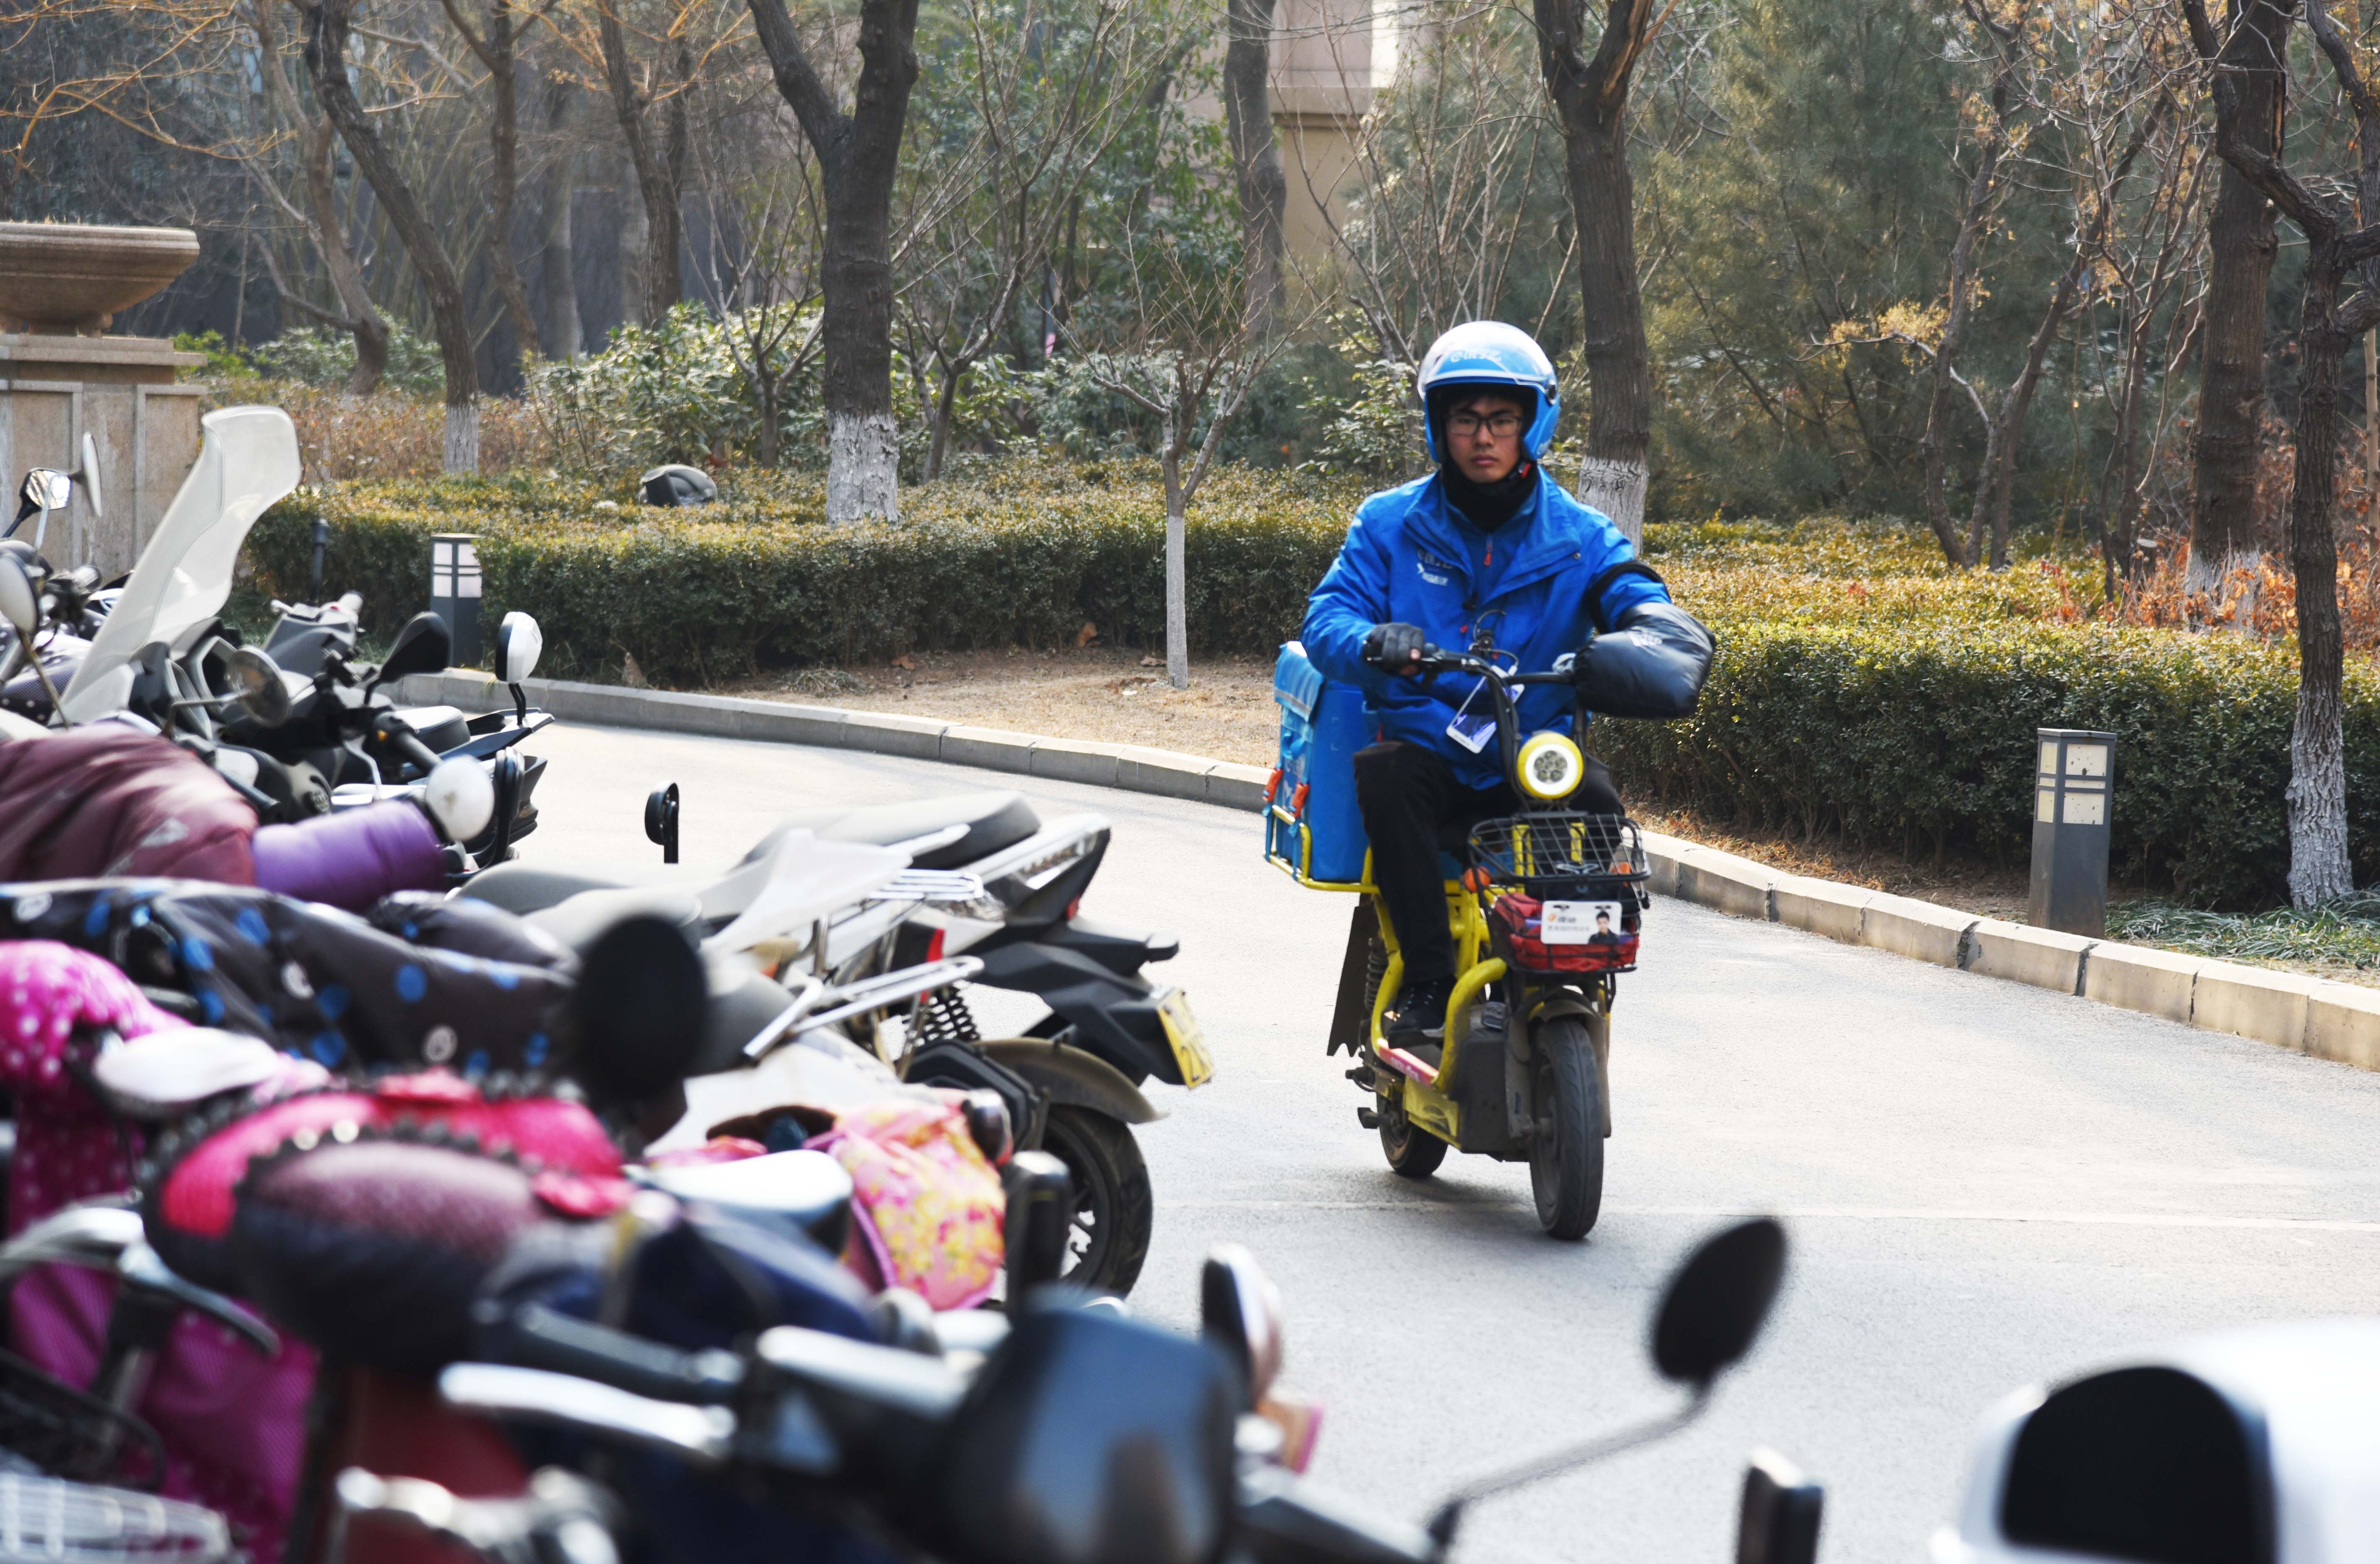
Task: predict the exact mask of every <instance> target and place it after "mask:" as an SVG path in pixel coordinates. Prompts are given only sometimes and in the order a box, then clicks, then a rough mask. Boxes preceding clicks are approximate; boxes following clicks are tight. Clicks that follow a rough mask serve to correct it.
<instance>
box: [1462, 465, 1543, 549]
mask: <svg viewBox="0 0 2380 1564" xmlns="http://www.w3.org/2000/svg"><path fill="white" fill-rule="evenodd" d="M1438 474H1439V481H1440V482H1441V483H1443V484H1445V486H1446V499H1447V503H1449V504H1451V505H1452V506H1453V507H1454V512H1455V514H1456V515H1459V516H1461V517H1462V518H1463V520H1464V521H1466V522H1469V523H1470V524H1471V525H1472V527H1475V529H1477V530H1479V531H1481V532H1496V531H1500V530H1501V529H1502V528H1503V526H1504V524H1505V523H1506V522H1508V521H1510V520H1512V517H1513V516H1514V515H1516V514H1518V512H1519V511H1520V508H1521V507H1522V506H1523V505H1525V504H1527V503H1529V496H1530V495H1532V494H1534V493H1536V491H1537V464H1536V463H1535V462H1529V461H1524V462H1522V463H1520V464H1519V465H1518V466H1516V467H1513V468H1512V471H1511V472H1508V473H1506V474H1505V475H1504V476H1503V477H1501V478H1500V479H1497V480H1496V481H1495V482H1493V483H1474V482H1472V481H1471V479H1468V478H1466V477H1464V476H1463V469H1462V468H1461V467H1457V466H1455V465H1454V464H1453V463H1452V462H1441V463H1439V468H1438Z"/></svg>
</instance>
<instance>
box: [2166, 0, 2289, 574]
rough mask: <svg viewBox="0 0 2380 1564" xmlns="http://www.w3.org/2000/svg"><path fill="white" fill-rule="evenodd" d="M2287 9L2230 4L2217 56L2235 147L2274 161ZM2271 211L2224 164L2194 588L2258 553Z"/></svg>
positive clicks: (2214, 236)
mask: <svg viewBox="0 0 2380 1564" xmlns="http://www.w3.org/2000/svg"><path fill="white" fill-rule="evenodd" d="M2294 8H2295V7H2294V6H2293V5H2290V6H2288V7H2287V8H2285V6H2284V4H2283V3H2282V0H2232V4H2231V6H2230V13H2231V17H2232V19H2233V30H2232V35H2231V40H2230V42H2229V43H2228V45H2227V46H2226V47H2225V49H2224V50H2223V54H2222V58H2221V62H2220V64H2221V68H2222V69H2223V71H2224V73H2225V74H2226V76H2228V78H2229V79H2230V80H2232V81H2233V82H2235V83H2236V84H2237V87H2238V91H2239V94H2240V97H2239V115H2238V129H2237V134H2238V136H2239V139H2240V143H2241V145H2243V146H2245V147H2247V148H2249V149H2252V150H2253V151H2255V152H2262V153H2265V155H2267V156H2271V157H2278V156H2279V155H2280V151H2281V115H2282V108H2283V103H2282V98H2283V86H2284V75H2283V67H2284V58H2283V50H2284V49H2285V48H2286V46H2287V43H2288V39H2289V21H2290V16H2291V12H2292V11H2293V10H2294ZM2242 12H2245V13H2246V15H2245V19H2244V20H2241V19H2240V13H2242ZM2274 217H2275V212H2274V208H2273V204H2272V202H2271V201H2269V200H2266V199H2265V195H2264V192H2262V191H2261V190H2259V189H2257V188H2256V187H2255V186H2254V185H2253V183H2251V182H2250V181H2249V179H2248V178H2247V176H2245V175H2243V174H2241V173H2240V170H2239V169H2237V168H2235V167H2233V166H2231V165H2230V164H2228V163H2227V164H2224V166H2223V168H2222V169H2221V170H2220V172H2219V174H2218V176H2217V181H2216V196H2215V212H2214V215H2213V217H2212V218H2211V219H2210V220H2209V223H2208V224H2207V276H2206V305H2205V324H2204V328H2203V332H2204V346H2202V347H2201V349H2200V352H2201V359H2200V364H2201V370H2200V376H2201V378H2200V382H2199V393H2198V430H2197V433H2196V434H2195V436H2193V438H2192V442H2191V458H2192V477H2193V479H2194V480H2195V494H2194V496H2193V498H2192V504H2191V516H2190V570H2189V573H2188V579H2187V586H2188V588H2190V589H2191V590H2192V591H2204V590H2206V589H2207V588H2210V587H2213V586H2214V585H2216V583H2218V582H2220V581H2221V580H2223V578H2224V577H2225V576H2227V575H2228V573H2229V572H2230V571H2231V570H2232V569H2233V568H2234V567H2235V566H2239V565H2243V564H2245V565H2253V564H2254V563H2255V559H2256V556H2257V555H2258V553H2259V552H2260V551H2259V549H2258V548H2257V544H2256V456H2257V448H2258V444H2259V439H2260V436H2259V430H2260V428H2261V426H2262V424H2263V421H2264V415H2265V297H2266V293H2267V289H2268V285H2269V284H2270V283H2271V281H2272V274H2273V258H2274V256H2275V255H2276V254H2277V253H2278V251H2279V244H2278V241H2277V238H2276V236H2275V234H2274Z"/></svg>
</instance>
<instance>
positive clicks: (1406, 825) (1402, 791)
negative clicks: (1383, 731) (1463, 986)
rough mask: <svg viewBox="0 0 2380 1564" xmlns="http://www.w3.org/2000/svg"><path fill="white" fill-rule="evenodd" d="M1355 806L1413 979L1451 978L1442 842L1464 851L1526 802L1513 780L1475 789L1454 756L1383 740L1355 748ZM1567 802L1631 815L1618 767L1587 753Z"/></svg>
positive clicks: (1451, 941)
mask: <svg viewBox="0 0 2380 1564" xmlns="http://www.w3.org/2000/svg"><path fill="white" fill-rule="evenodd" d="M1355 807H1356V809H1357V811H1358V812H1359V813H1361V814H1362V815H1363V817H1364V830H1365V833H1366V835H1368V836H1369V837H1370V838H1371V839H1372V883H1373V884H1375V885H1377V886H1378V887H1379V888H1380V901H1381V903H1382V904H1383V906H1384V907H1385V908H1386V909H1387V911H1388V915H1389V927H1391V928H1392V929H1394V930H1395V931H1396V936H1397V948H1398V950H1399V951H1400V952H1402V953H1403V956H1404V981H1405V982H1407V983H1416V982H1420V983H1428V982H1440V983H1442V982H1445V981H1447V980H1449V979H1451V977H1452V976H1454V937H1453V936H1452V935H1451V934H1450V933H1449V932H1448V931H1447V927H1446V881H1445V878H1444V877H1443V876H1442V875H1440V874H1439V865H1438V855H1439V847H1440V845H1441V844H1442V845H1443V846H1444V847H1445V848H1446V849H1447V850H1448V851H1450V852H1452V853H1455V854H1456V855H1461V853H1462V851H1463V843H1464V842H1465V840H1466V839H1467V838H1468V836H1469V834H1470V831H1471V828H1472V827H1473V826H1475V825H1477V824H1478V823H1479V822H1480V821H1481V820H1492V819H1494V818H1497V817H1499V816H1501V815H1510V814H1512V813H1514V812H1515V811H1517V810H1518V809H1519V808H1520V807H1521V799H1520V795H1519V794H1516V793H1514V792H1513V791H1512V784H1511V783H1510V782H1498V783H1497V784H1496V785H1495V786H1493V787H1486V788H1478V787H1473V786H1471V785H1470V784H1469V783H1468V782H1463V781H1462V780H1460V779H1459V778H1457V777H1456V776H1455V774H1454V768H1453V767H1451V766H1450V765H1449V764H1447V760H1446V757H1444V756H1442V755H1440V754H1439V753H1438V752H1437V751H1436V750H1434V749H1424V748H1423V747H1421V746H1419V745H1415V744H1376V745H1374V746H1372V747H1370V748H1369V749H1359V750H1357V751H1355ZM1565 807H1568V808H1573V809H1579V810H1584V811H1585V812H1587V813H1589V814H1597V815H1601V814H1611V815H1618V814H1622V813H1625V810H1624V808H1623V806H1621V802H1620V793H1619V790H1618V789H1616V788H1614V787H1613V786H1612V785H1611V773H1610V771H1609V770H1607V769H1605V767H1604V764H1603V762H1602V761H1600V760H1597V759H1596V758H1594V757H1593V756H1588V757H1587V758H1586V770H1585V773H1584V774H1583V775H1582V776H1581V777H1580V779H1579V783H1578V791H1577V792H1576V793H1574V794H1572V795H1571V797H1570V798H1569V799H1568V800H1567V801H1566V804H1565Z"/></svg>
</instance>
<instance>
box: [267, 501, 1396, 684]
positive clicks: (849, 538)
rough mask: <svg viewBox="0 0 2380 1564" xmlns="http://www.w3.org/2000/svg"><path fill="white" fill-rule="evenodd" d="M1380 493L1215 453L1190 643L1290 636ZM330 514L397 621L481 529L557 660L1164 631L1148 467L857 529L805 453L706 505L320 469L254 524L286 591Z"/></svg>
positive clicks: (655, 672)
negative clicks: (438, 555)
mask: <svg viewBox="0 0 2380 1564" xmlns="http://www.w3.org/2000/svg"><path fill="white" fill-rule="evenodd" d="M1357 497H1358V496H1357V494H1356V493H1355V492H1354V491H1348V490H1342V489H1334V488H1332V487H1330V486H1328V485H1324V484H1321V483H1318V482H1314V481H1310V480H1301V481H1296V482H1290V483H1284V482H1281V481H1279V480H1277V479H1267V478H1266V477H1264V476H1262V475H1258V474H1254V473H1250V472H1247V471H1245V470H1242V469H1221V470H1219V471H1218V472H1216V473H1215V474H1214V475H1213V476H1212V477H1211V478H1210V479H1208V483H1207V485H1206V487H1205V488H1203V489H1202V490H1201V491H1200V494H1199V499H1198V503H1197V505H1196V507H1195V509H1194V511H1193V514H1192V516H1191V525H1190V558H1189V581H1190V600H1189V614H1190V624H1189V628H1190V639H1191V644H1192V645H1193V646H1194V647H1196V648H1197V649H1200V650H1253V651H1269V650H1270V649H1272V648H1273V647H1274V646H1276V645H1277V644H1279V642H1280V641H1281V640H1282V639H1283V638H1284V637H1289V636H1293V635H1294V634H1295V633H1296V629H1297V624H1298V622H1299V620H1300V619H1301V618H1302V617H1303V616H1304V613H1305V596H1306V593H1307V591H1308V590H1309V589H1310V588H1312V586H1313V584H1314V583H1315V582H1316V581H1318V580H1319V579H1320V578H1321V576H1322V573H1323V571H1324V570H1325V569H1327V568H1328V567H1329V564H1330V559H1331V556H1332V555H1333V554H1334V553H1335V552H1337V550H1338V547H1339V544H1340V541H1341V540H1342V538H1343V537H1344V535H1345V530H1346V518H1347V515H1348V514H1349V512H1350V510H1351V509H1352V507H1353V504H1354V501H1355V499H1356V498H1357ZM606 500H609V501H611V502H612V503H613V504H615V505H616V506H617V507H618V508H617V509H613V510H609V511H606V510H603V509H600V508H598V507H599V506H600V505H601V503H603V502H604V501H606ZM317 515H322V516H324V517H326V518H327V519H329V520H330V521H331V523H332V529H331V544H330V547H329V549H328V551H327V552H326V555H325V564H324V571H325V576H324V579H325V585H326V587H327V588H329V589H331V590H334V591H339V590H349V589H352V590H356V591H359V592H361V593H362V594H363V596H364V602H365V617H366V624H367V625H368V627H370V628H371V629H373V630H375V631H376V632H378V631H385V630H386V629H388V628H390V627H392V626H393V625H395V624H397V623H400V622H402V621H403V620H404V618H405V617H406V616H407V614H409V613H412V612H415V611H416V610H417V609H418V608H419V606H420V605H421V604H422V603H423V602H424V601H425V600H426V597H427V589H428V585H427V584H428V575H429V567H428V560H429V542H428V540H429V536H430V534H431V533H432V532H449V531H452V532H473V533H477V534H479V536H480V551H479V552H480V565H481V569H482V571H483V572H484V580H485V589H486V593H487V601H486V604H485V606H484V608H483V610H482V612H485V613H487V614H489V615H491V616H493V615H497V614H501V613H502V612H504V611H506V610H508V609H514V608H522V609H527V610H528V611H529V612H533V613H535V614H536V615H537V616H538V620H539V623H540V626H541V627H542V628H543V630H544V632H545V639H546V647H547V663H546V666H547V667H548V668H549V669H550V670H551V671H552V672H553V673H558V674H567V673H603V672H607V671H613V670H617V669H618V668H619V667H620V664H621V658H622V656H623V655H624V654H625V655H627V656H633V657H634V658H635V659H636V661H637V665H638V666H639V667H640V668H642V669H644V670H645V671H646V672H647V673H650V674H651V675H652V676H653V677H654V678H656V679H661V680H663V681H666V682H672V683H705V682H710V681H716V680H720V679H727V678H735V677H739V676H741V675H744V674H747V673H751V672H752V671H754V670H755V669H757V668H760V667H764V666H774V667H784V666H797V665H801V664H806V663H820V662H844V661H855V660H858V659H863V658H868V657H876V656H889V655H892V654H894V653H897V652H900V651H903V650H905V649H911V648H917V647H922V648H927V649H945V648H953V649H955V648H971V647H989V646H1017V645H1021V646H1026V647H1047V646H1055V645H1059V644H1062V643H1067V642H1071V641H1073V640H1074V639H1075V637H1076V635H1077V634H1078V633H1079V631H1080V630H1081V628H1082V626H1083V625H1084V624H1092V625H1094V626H1096V627H1097V629H1098V631H1099V634H1100V635H1101V636H1103V637H1106V638H1107V639H1108V640H1109V641H1111V642H1115V643H1122V644H1124V645H1158V644H1161V642H1162V639H1163V635H1164V500H1163V494H1162V491H1161V490H1160V485H1159V484H1158V482H1157V480H1156V478H1155V475H1154V474H1153V473H1152V472H1150V471H1148V470H1147V469H1146V468H1145V467H1109V466H1087V467H1078V468H1064V467H1054V466H1050V465H1044V464H1023V463H1009V464H1002V466H1000V467H995V468H992V469H990V471H988V472H986V473H984V474H982V475H980V476H977V477H973V478H970V479H953V480H952V481H948V482H943V483H937V484H931V485H927V486H924V487H921V488H918V489H916V490H912V491H910V492H909V493H908V494H907V495H906V496H905V498H904V503H903V519H902V521H901V522H900V523H898V524H897V525H892V526H887V525H882V524H871V525H868V526H862V527H840V528H837V527H827V526H825V525H824V524H823V523H824V504H823V496H822V494H821V493H820V484H819V480H818V479H816V477H815V476H804V475H793V474H754V473H749V472H742V473H736V474H734V475H731V479H730V481H729V483H728V485H727V486H726V490H725V494H724V503H722V504H719V505H715V506H710V507H706V508H704V509H702V510H699V511H689V512H660V511H652V510H643V509H639V508H638V507H637V506H636V505H635V503H633V499H632V497H631V495H630V493H629V491H627V490H626V489H625V487H620V488H613V489H606V488H604V487H602V486H600V485H597V484H594V483H591V482H566V481H558V480H552V479H521V478H514V479H446V480H440V481H436V482H429V483H389V484H355V485H346V486H342V487H338V488H334V489H328V490H323V489H316V490H310V491H305V492H301V493H299V494H295V495H292V496H291V497H290V498H289V499H287V500H285V501H283V502H282V503H280V504H279V505H276V506H275V507H273V510H272V511H270V512H268V513H266V515H265V516H264V518H263V519H262V520H261V521H260V522H259V523H258V524H257V527H256V529H255V530H254V531H253V532H252V533H251V534H250V535H249V545H248V558H249V562H250V564H251V565H252V566H253V567H254V569H255V571H256V574H257V576H258V578H259V584H260V585H261V587H263V588H264V589H266V590H268V591H271V592H273V593H275V594H277V595H279V596H282V597H285V598H286V597H290V596H292V595H293V594H295V593H297V592H302V591H303V589H304V588H305V584H306V578H307V576H306V573H307V569H308V566H309V564H310V559H311V550H312V544H311V530H312V523H313V520H314V518H315V517H316V516H317Z"/></svg>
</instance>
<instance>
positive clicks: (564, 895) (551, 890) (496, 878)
mask: <svg viewBox="0 0 2380 1564" xmlns="http://www.w3.org/2000/svg"><path fill="white" fill-rule="evenodd" d="M619 889H621V886H620V882H619V881H618V880H617V879H606V878H604V877H602V876H601V875H591V874H572V873H570V872H569V871H568V870H566V869H546V868H538V867H534V866H532V865H528V864H523V863H510V864H492V865H490V866H489V867H486V868H484V869H481V870H480V872H479V873H478V874H475V875H473V876H472V877H471V878H470V879H468V880H467V881H465V882H464V885H463V890H462V894H463V895H466V896H468V897H469V898H471V900H473V901H475V902H485V903H488V905H490V906H492V907H497V908H500V909H502V910H503V911H504V912H508V913H515V914H518V915H528V914H529V913H535V912H542V911H544V910H545V909H546V908H548V907H557V906H560V905H561V904H562V903H565V902H566V901H568V900H569V899H570V898H571V897H573V896H576V895H577V894H578V893H579V892H580V891H617V890H619Z"/></svg>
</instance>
